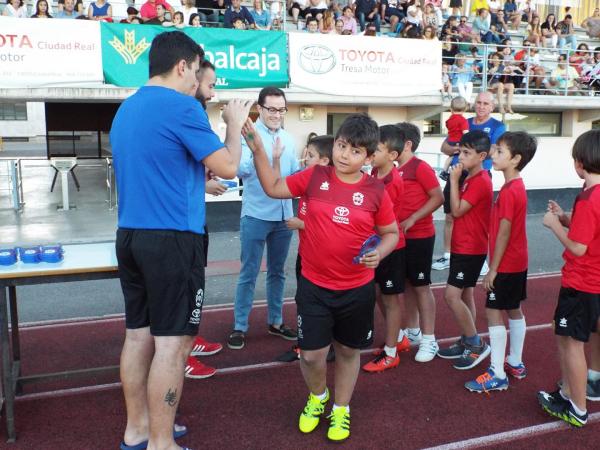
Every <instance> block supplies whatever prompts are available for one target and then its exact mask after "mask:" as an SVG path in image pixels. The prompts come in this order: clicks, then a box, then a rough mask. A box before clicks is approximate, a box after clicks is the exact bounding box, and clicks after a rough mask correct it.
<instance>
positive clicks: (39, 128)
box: [0, 102, 46, 141]
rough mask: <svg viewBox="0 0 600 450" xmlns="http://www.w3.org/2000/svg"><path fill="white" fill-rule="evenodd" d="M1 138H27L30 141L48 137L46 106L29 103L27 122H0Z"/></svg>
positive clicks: (38, 103)
mask: <svg viewBox="0 0 600 450" xmlns="http://www.w3.org/2000/svg"><path fill="white" fill-rule="evenodd" d="M0 136H2V137H27V138H30V141H35V140H39V139H41V138H45V136H46V115H45V111H44V104H43V103H40V102H27V120H0Z"/></svg>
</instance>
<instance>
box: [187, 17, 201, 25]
mask: <svg viewBox="0 0 600 450" xmlns="http://www.w3.org/2000/svg"><path fill="white" fill-rule="evenodd" d="M188 24H189V26H190V27H194V28H200V27H201V26H202V25H200V14H192V15H191V16H190V20H189V22H188Z"/></svg>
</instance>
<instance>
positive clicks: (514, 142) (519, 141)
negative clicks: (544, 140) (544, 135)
mask: <svg viewBox="0 0 600 450" xmlns="http://www.w3.org/2000/svg"><path fill="white" fill-rule="evenodd" d="M496 144H498V145H500V144H504V145H506V147H508V150H509V151H510V154H511V156H516V155H520V156H521V161H519V164H518V165H517V170H518V171H519V172H520V171H521V170H523V169H524V168H525V166H526V165H527V164H529V161H531V160H532V158H533V156H534V155H535V151H536V150H537V139H536V138H535V137H533V136H532V135H530V134H529V133H526V132H524V131H507V132H506V133H504V134H503V135H502V136H500V138H499V139H498V141H497V142H496Z"/></svg>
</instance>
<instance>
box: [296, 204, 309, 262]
mask: <svg viewBox="0 0 600 450" xmlns="http://www.w3.org/2000/svg"><path fill="white" fill-rule="evenodd" d="M307 209H308V204H307V203H306V198H305V197H304V196H302V197H300V199H299V200H298V219H300V220H302V221H304V220H305V219H306V211H307ZM303 241H304V230H298V253H299V254H300V255H302V243H303Z"/></svg>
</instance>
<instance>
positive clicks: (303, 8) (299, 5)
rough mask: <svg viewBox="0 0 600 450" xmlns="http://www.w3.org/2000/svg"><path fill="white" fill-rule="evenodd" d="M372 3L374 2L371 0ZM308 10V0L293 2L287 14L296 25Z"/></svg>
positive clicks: (295, 0)
mask: <svg viewBox="0 0 600 450" xmlns="http://www.w3.org/2000/svg"><path fill="white" fill-rule="evenodd" d="M373 1H374V0H373ZM308 10H309V5H308V0H294V2H293V3H292V6H291V7H290V8H289V10H288V12H289V13H290V15H291V16H292V21H293V22H294V23H298V17H301V18H303V19H304V18H305V17H306V13H307V12H308Z"/></svg>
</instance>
